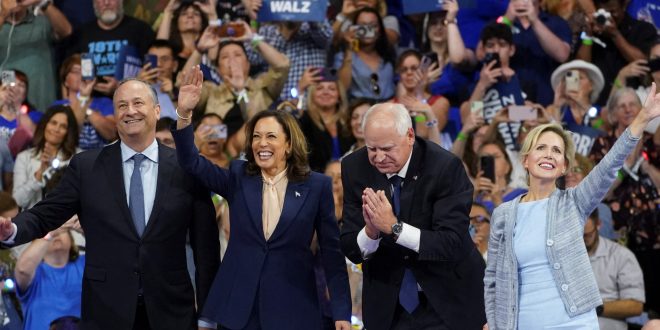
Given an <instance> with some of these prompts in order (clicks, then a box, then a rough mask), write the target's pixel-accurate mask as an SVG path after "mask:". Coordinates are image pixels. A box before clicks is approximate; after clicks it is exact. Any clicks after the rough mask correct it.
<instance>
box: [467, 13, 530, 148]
mask: <svg viewBox="0 0 660 330" xmlns="http://www.w3.org/2000/svg"><path fill="white" fill-rule="evenodd" d="M515 53H516V46H515V45H514V43H513V33H512V32H511V29H510V28H509V26H507V25H506V24H500V23H496V22H492V23H490V24H488V25H486V26H485V27H484V28H483V29H482V30H481V36H480V42H479V51H478V52H477V54H479V56H478V58H479V60H480V61H482V67H481V71H480V72H479V79H478V80H477V82H476V84H475V85H474V87H473V89H472V94H471V95H470V98H469V99H468V100H467V101H465V102H463V104H461V108H460V111H461V121H462V122H465V121H466V120H467V118H468V117H469V116H470V115H471V109H472V104H473V102H483V105H484V106H483V111H482V112H483V119H484V120H485V121H486V123H489V124H490V123H491V122H493V119H494V117H495V116H496V115H497V114H498V113H499V112H500V111H501V110H502V109H503V108H506V107H507V106H509V105H512V104H516V105H522V104H524V103H525V98H524V95H523V92H522V89H521V87H520V81H519V80H518V76H517V74H516V71H514V70H513V69H512V68H511V66H510V59H511V57H512V56H513V55H514V54H515ZM495 54H497V55H495ZM487 61H488V62H487ZM519 127H520V122H515V121H510V122H503V123H498V126H497V130H498V131H499V133H500V135H501V136H502V138H503V139H504V144H505V145H506V146H507V149H514V150H515V149H516V148H517V146H516V143H515V142H516V137H517V135H518V130H519ZM458 138H459V137H457V139H458ZM461 138H465V137H464V136H463V137H461Z"/></svg>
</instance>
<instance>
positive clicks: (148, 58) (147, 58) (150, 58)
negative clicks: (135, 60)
mask: <svg viewBox="0 0 660 330" xmlns="http://www.w3.org/2000/svg"><path fill="white" fill-rule="evenodd" d="M147 62H149V63H151V68H152V69H155V68H157V67H158V56H156V55H153V54H144V63H145V64H146V63H147Z"/></svg>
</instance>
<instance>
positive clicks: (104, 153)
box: [99, 142, 137, 236]
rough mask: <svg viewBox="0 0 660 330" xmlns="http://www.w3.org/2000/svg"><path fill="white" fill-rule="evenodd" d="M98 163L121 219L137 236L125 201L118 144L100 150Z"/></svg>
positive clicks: (122, 170)
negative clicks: (102, 169) (100, 165)
mask: <svg viewBox="0 0 660 330" xmlns="http://www.w3.org/2000/svg"><path fill="white" fill-rule="evenodd" d="M99 161H100V163H101V164H102V166H103V168H104V171H103V173H105V175H106V178H107V180H108V187H110V189H109V190H110V191H112V192H114V193H113V194H112V196H113V197H114V199H115V202H116V203H117V206H118V207H119V210H120V212H121V213H122V215H123V216H122V218H123V219H124V221H126V223H127V224H128V225H129V228H131V230H132V232H133V234H134V235H135V236H137V230H136V229H135V225H133V218H132V217H131V213H130V212H129V210H128V202H127V201H126V186H125V184H124V169H123V164H122V160H121V148H120V147H119V142H116V143H114V144H112V145H110V146H107V147H105V148H103V150H101V154H100V155H99Z"/></svg>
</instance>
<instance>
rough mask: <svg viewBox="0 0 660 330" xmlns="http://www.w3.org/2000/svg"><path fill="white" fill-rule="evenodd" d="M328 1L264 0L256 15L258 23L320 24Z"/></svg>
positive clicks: (323, 18)
mask: <svg viewBox="0 0 660 330" xmlns="http://www.w3.org/2000/svg"><path fill="white" fill-rule="evenodd" d="M327 9H328V0H264V1H263V4H262V6H261V9H259V12H258V13H257V20H258V21H260V22H276V21H282V22H283V21H297V22H322V21H323V20H325V12H326V10H327Z"/></svg>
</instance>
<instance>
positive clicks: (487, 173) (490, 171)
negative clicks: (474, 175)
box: [479, 156, 495, 182]
mask: <svg viewBox="0 0 660 330" xmlns="http://www.w3.org/2000/svg"><path fill="white" fill-rule="evenodd" d="M479 166H480V169H481V171H483V177H484V178H488V179H489V180H490V181H492V182H495V158H494V157H493V156H481V157H479Z"/></svg>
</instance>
